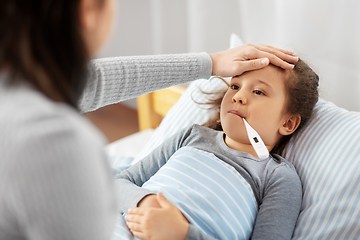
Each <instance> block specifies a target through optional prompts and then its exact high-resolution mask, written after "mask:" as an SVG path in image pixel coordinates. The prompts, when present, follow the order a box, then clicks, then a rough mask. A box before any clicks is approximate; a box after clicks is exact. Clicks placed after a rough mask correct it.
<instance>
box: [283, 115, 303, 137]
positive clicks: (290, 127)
mask: <svg viewBox="0 0 360 240" xmlns="http://www.w3.org/2000/svg"><path fill="white" fill-rule="evenodd" d="M300 122H301V116H300V115H299V114H292V115H290V116H289V117H288V118H287V119H285V122H284V123H283V125H281V127H280V128H279V133H280V134H281V135H283V136H286V135H290V134H292V133H293V132H295V130H296V129H297V128H298V127H299V125H300Z"/></svg>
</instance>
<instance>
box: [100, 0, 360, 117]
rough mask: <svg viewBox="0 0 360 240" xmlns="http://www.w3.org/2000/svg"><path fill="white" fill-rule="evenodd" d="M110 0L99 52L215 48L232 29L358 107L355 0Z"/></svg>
mask: <svg viewBox="0 0 360 240" xmlns="http://www.w3.org/2000/svg"><path fill="white" fill-rule="evenodd" d="M115 1H116V3H117V13H116V19H115V25H114V26H113V32H112V35H111V36H110V39H109V41H108V42H107V44H106V46H105V47H104V48H103V49H102V51H101V52H100V54H99V55H98V57H111V56H119V55H121V56H126V55H147V54H167V53H185V52H202V51H206V52H209V53H212V52H216V51H221V50H225V49H227V48H228V47H229V39H230V35H231V33H236V34H237V35H239V36H240V37H241V38H242V40H243V42H244V43H264V44H270V45H273V46H277V47H282V48H286V49H290V50H294V51H295V53H296V54H297V55H298V56H300V57H301V58H303V59H304V60H305V61H306V62H308V63H309V65H310V66H312V67H313V69H314V70H315V71H316V72H317V73H318V74H319V76H320V79H321V81H320V91H321V97H323V98H325V99H326V100H329V101H332V102H334V103H335V104H336V105H338V106H340V107H344V108H346V109H348V110H353V111H360V14H359V11H360V1H359V0H301V1H293V0H115ZM124 104H125V105H126V106H128V107H130V108H135V107H136V103H135V100H130V101H127V102H125V103H124Z"/></svg>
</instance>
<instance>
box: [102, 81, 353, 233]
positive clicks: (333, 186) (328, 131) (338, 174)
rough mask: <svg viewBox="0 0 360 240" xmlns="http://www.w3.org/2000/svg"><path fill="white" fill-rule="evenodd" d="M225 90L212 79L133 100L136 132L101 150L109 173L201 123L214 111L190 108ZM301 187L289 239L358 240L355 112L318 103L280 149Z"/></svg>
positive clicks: (322, 102)
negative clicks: (177, 132)
mask: <svg viewBox="0 0 360 240" xmlns="http://www.w3.org/2000/svg"><path fill="white" fill-rule="evenodd" d="M223 87H225V86H224V84H223V83H222V82H221V81H219V80H218V79H216V78H213V79H210V80H208V79H199V80H196V81H194V82H192V83H190V85H189V86H187V87H186V88H185V87H184V86H176V87H172V88H169V89H165V90H160V91H157V92H154V93H150V94H147V95H144V96H141V97H140V98H139V99H138V111H139V113H138V114H139V123H140V126H139V127H140V130H141V131H140V132H139V133H136V134H134V135H131V136H129V137H126V138H124V139H121V140H119V141H116V142H114V143H111V144H109V146H107V148H106V151H107V152H108V154H109V156H110V157H109V158H110V163H111V166H112V168H113V169H114V171H121V169H123V167H124V166H126V165H131V164H133V163H135V162H137V161H138V160H139V159H141V158H142V157H143V156H145V155H146V154H147V153H148V152H149V151H151V150H152V149H153V148H155V147H156V146H158V145H159V144H160V143H161V142H162V141H164V139H166V138H167V137H169V136H171V135H172V134H173V133H175V132H176V131H178V130H179V129H181V128H183V127H185V126H188V125H190V124H193V123H198V124H201V123H204V122H205V121H206V120H208V119H209V118H210V117H211V116H213V114H214V112H212V111H211V110H209V109H207V108H204V107H203V106H201V105H199V104H196V103H195V102H194V100H195V101H196V102H204V101H205V99H206V97H207V96H206V95H204V94H202V93H201V91H200V90H199V89H202V90H204V91H208V92H212V91H215V90H218V89H220V88H223ZM285 158H286V159H288V160H289V161H290V162H292V164H293V165H294V166H295V168H296V170H297V172H298V174H299V176H300V179H301V182H302V187H303V203H302V208H301V213H300V215H299V218H298V221H297V225H296V228H295V231H294V235H293V239H360V208H359V207H358V203H359V201H360V112H351V111H347V110H346V109H343V108H340V107H337V106H336V105H334V104H333V103H331V102H329V101H326V100H324V99H319V101H318V103H317V105H316V107H315V109H314V113H313V116H312V118H311V119H310V121H309V123H308V124H307V126H306V127H305V128H304V129H302V130H301V131H300V132H298V133H296V134H295V135H294V136H293V137H292V139H291V141H290V144H289V145H288V147H287V148H286V150H285Z"/></svg>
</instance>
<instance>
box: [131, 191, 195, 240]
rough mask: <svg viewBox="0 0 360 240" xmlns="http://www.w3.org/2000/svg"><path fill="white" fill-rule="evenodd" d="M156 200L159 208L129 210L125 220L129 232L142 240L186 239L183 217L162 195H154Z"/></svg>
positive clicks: (185, 223)
mask: <svg viewBox="0 0 360 240" xmlns="http://www.w3.org/2000/svg"><path fill="white" fill-rule="evenodd" d="M150 196H151V195H150ZM153 196H154V195H153ZM156 198H157V201H158V203H159V205H160V206H161V208H153V207H138V208H132V209H129V212H128V215H126V217H125V220H126V221H127V225H128V227H129V228H130V230H131V232H132V233H133V234H134V236H135V237H138V238H140V239H144V240H148V239H159V240H162V239H166V240H167V239H174V240H184V239H186V237H187V234H188V231H189V223H188V221H187V220H186V218H185V217H184V215H182V213H181V212H180V210H179V209H178V208H177V207H175V206H174V205H172V204H171V203H170V202H169V201H168V200H167V199H166V198H165V197H164V195H163V194H162V193H159V194H158V195H156Z"/></svg>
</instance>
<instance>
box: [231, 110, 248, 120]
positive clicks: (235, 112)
mask: <svg viewBox="0 0 360 240" xmlns="http://www.w3.org/2000/svg"><path fill="white" fill-rule="evenodd" d="M228 113H232V114H235V115H237V116H239V117H241V118H245V117H244V115H242V114H241V113H240V112H239V111H238V110H230V111H228Z"/></svg>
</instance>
